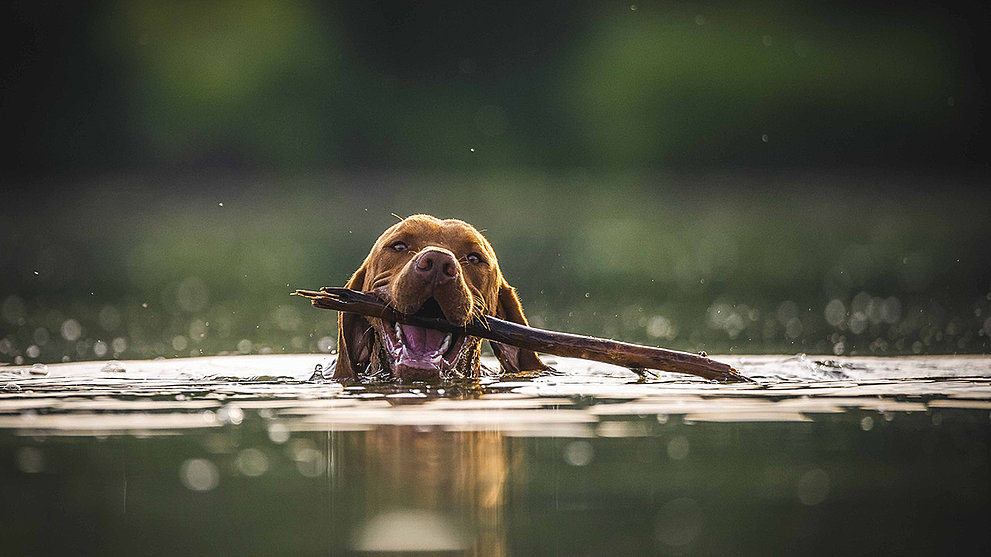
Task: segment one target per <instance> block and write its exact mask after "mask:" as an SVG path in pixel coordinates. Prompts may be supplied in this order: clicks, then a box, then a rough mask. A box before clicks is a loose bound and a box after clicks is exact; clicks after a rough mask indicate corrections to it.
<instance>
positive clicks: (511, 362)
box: [489, 280, 551, 373]
mask: <svg viewBox="0 0 991 557" xmlns="http://www.w3.org/2000/svg"><path fill="white" fill-rule="evenodd" d="M495 316H496V317H498V318H499V319H503V320H505V321H512V322H513V323H518V324H520V325H529V323H527V320H526V316H525V315H523V307H522V306H521V305H520V299H519V298H517V297H516V290H515V289H513V287H512V286H510V285H509V284H508V283H507V282H506V281H505V280H504V281H502V286H500V287H499V301H498V303H497V304H496V312H495ZM489 345H490V346H492V351H493V352H495V355H496V358H499V363H500V364H502V371H503V373H506V372H515V371H546V370H549V369H551V368H550V367H548V366H547V365H546V364H544V362H541V361H540V358H538V357H537V353H536V352H534V351H533V350H524V349H522V348H517V347H515V346H512V345H510V344H502V343H501V342H491V341H489Z"/></svg>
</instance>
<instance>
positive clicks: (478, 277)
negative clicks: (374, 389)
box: [334, 215, 549, 381]
mask: <svg viewBox="0 0 991 557" xmlns="http://www.w3.org/2000/svg"><path fill="white" fill-rule="evenodd" d="M347 287H348V288H351V289H353V290H361V291H363V292H368V293H371V294H373V295H375V296H377V297H378V298H379V299H380V300H382V301H383V302H384V303H386V304H388V305H389V306H391V307H393V308H395V309H397V310H399V311H400V312H402V313H406V314H416V315H422V316H425V317H444V318H446V319H447V320H448V321H450V322H451V323H454V324H455V325H464V324H465V323H467V322H468V321H469V320H470V319H471V318H472V316H476V315H492V316H495V317H498V318H499V319H504V320H507V321H512V322H514V323H519V324H522V325H527V320H526V317H525V316H524V315H523V308H522V307H521V306H520V301H519V298H517V296H516V291H515V290H513V287H512V286H510V285H509V283H507V282H506V279H505V278H504V277H503V276H502V271H501V270H500V269H499V261H498V260H497V259H496V255H495V252H494V251H493V250H492V246H491V245H490V244H489V242H488V240H486V239H485V237H484V236H482V234H481V233H479V232H478V230H476V229H475V228H474V227H473V226H471V225H470V224H468V223H466V222H464V221H460V220H456V219H447V220H440V219H437V218H434V217H432V216H429V215H414V216H412V217H409V218H406V219H403V220H402V221H401V222H399V223H397V224H395V225H394V226H392V227H390V228H389V229H388V230H386V231H385V232H383V233H382V235H381V236H380V237H379V239H378V240H377V241H376V242H375V245H374V246H372V250H371V252H369V254H368V257H366V258H365V261H364V263H362V264H361V267H359V268H358V270H357V271H355V273H354V275H353V276H352V277H351V280H349V281H348V283H347ZM338 322H339V324H338V340H337V348H338V357H337V363H336V366H335V369H334V379H337V380H355V379H360V378H363V377H368V376H371V375H374V376H376V377H391V378H393V379H398V380H400V381H432V380H438V379H445V380H446V379H457V378H462V377H475V376H477V375H478V372H479V368H480V364H479V355H480V347H481V344H482V340H481V339H479V338H477V337H473V336H469V335H466V334H457V333H444V332H441V331H437V330H434V329H427V328H423V327H417V326H414V325H404V324H400V323H395V322H391V321H387V320H384V319H379V318H375V317H367V316H363V315H357V314H353V313H341V314H340V316H339V318H338ZM490 344H491V346H492V351H493V352H494V353H495V355H496V357H497V358H498V359H499V363H500V364H501V366H502V370H503V371H504V372H515V371H537V370H546V369H549V368H548V367H547V366H546V365H544V363H543V362H541V361H540V359H539V358H538V357H537V354H536V353H534V352H533V351H530V350H521V349H519V348H516V347H515V346H510V345H506V344H501V343H498V342H491V343H490Z"/></svg>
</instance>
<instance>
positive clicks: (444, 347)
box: [440, 333, 451, 354]
mask: <svg viewBox="0 0 991 557" xmlns="http://www.w3.org/2000/svg"><path fill="white" fill-rule="evenodd" d="M450 347H451V333H447V336H446V337H444V344H441V345H440V353H441V354H443V353H445V352H447V349H448V348H450Z"/></svg>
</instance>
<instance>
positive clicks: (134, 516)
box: [0, 355, 991, 555]
mask: <svg viewBox="0 0 991 557" xmlns="http://www.w3.org/2000/svg"><path fill="white" fill-rule="evenodd" d="M717 359H721V360H724V361H727V362H729V363H731V364H733V365H735V366H736V367H738V368H739V369H740V370H741V371H742V372H743V373H744V374H746V375H748V376H750V377H752V378H754V379H756V380H757V383H756V384H747V385H720V384H714V383H709V382H706V381H704V380H701V379H697V378H692V377H687V376H680V375H673V374H661V375H660V376H659V377H657V378H654V379H650V380H648V381H641V380H639V379H638V378H637V377H636V376H635V375H634V374H632V373H630V372H628V371H626V370H624V369H621V368H616V367H612V366H607V365H604V364H593V363H589V362H583V361H579V360H567V359H558V360H557V361H556V363H555V367H556V368H557V369H558V370H559V371H558V373H556V374H550V375H544V376H539V377H501V378H499V377H486V378H484V379H483V380H482V381H481V382H480V383H479V384H477V385H408V386H397V385H382V384H369V385H362V386H356V387H348V388H343V387H341V386H340V385H338V384H336V383H333V382H329V381H321V380H319V379H318V378H317V379H315V380H313V381H311V380H310V379H311V376H313V375H314V368H315V366H316V365H318V364H319V365H321V366H323V368H324V369H326V368H327V367H328V363H329V362H328V361H327V358H326V356H308V355H291V356H274V355H272V356H231V357H215V358H196V359H176V360H152V361H122V362H119V363H117V365H115V366H113V369H108V368H107V367H106V363H105V362H83V363H74V364H55V365H50V366H48V375H47V376H43V375H38V374H30V373H26V372H25V371H26V370H27V368H16V367H10V368H4V370H3V372H0V384H4V385H6V386H7V388H6V389H4V390H3V391H0V455H2V457H0V489H2V492H3V493H4V500H5V502H6V503H7V504H5V505H3V510H2V511H0V514H2V522H0V523H2V524H4V525H5V528H4V542H3V544H4V545H3V547H4V553H6V554H22V553H29V552H31V553H37V552H62V553H65V552H70V551H71V552H74V553H97V552H99V553H110V554H134V553H141V554H157V553H161V554H164V553H169V554H174V553H175V552H177V551H182V552H184V553H224V554H236V553H252V554H259V553H260V554H270V553H280V554H281V553H298V554H352V553H363V552H382V551H406V552H419V551H424V552H447V553H452V554H457V553H468V554H478V555H520V554H523V555H526V554H537V555H546V554H559V555H601V554H671V555H685V554H724V555H725V554H740V553H760V554H768V553H770V554H775V553H821V554H835V553H838V552H850V553H858V554H863V553H874V552H885V553H894V552H908V553H935V552H947V551H965V552H975V553H976V552H984V553H986V552H987V551H988V550H991V535H989V534H988V531H987V529H986V524H987V520H988V519H989V518H991V513H989V510H991V509H989V507H991V451H989V446H991V358H989V357H987V356H970V357H920V358H866V357H865V358H829V359H825V358H820V357H813V356H808V357H806V356H801V355H799V356H790V357H783V356H759V357H756V356H755V357H722V358H719V357H717ZM488 363H489V364H492V363H493V362H488ZM121 370H123V372H122V371H121ZM12 386H13V387H16V388H12Z"/></svg>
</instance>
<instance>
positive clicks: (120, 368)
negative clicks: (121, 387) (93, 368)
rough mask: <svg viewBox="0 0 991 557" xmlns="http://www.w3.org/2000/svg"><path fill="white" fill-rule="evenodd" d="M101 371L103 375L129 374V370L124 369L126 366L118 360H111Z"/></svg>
mask: <svg viewBox="0 0 991 557" xmlns="http://www.w3.org/2000/svg"><path fill="white" fill-rule="evenodd" d="M100 371H102V372H103V373H125V372H127V370H126V369H124V364H122V363H120V362H118V361H117V360H110V361H109V362H107V363H106V365H104V366H103V368H102V369H101V370H100Z"/></svg>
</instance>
